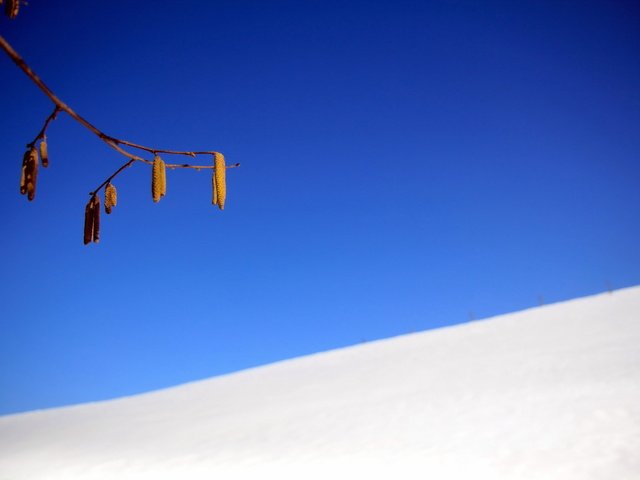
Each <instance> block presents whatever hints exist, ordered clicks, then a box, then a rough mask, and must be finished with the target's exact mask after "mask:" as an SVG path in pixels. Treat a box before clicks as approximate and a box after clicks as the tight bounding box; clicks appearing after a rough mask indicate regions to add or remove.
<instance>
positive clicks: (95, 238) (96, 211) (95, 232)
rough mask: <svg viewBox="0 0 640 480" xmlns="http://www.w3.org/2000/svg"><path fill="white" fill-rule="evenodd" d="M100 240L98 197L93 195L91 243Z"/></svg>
mask: <svg viewBox="0 0 640 480" xmlns="http://www.w3.org/2000/svg"><path fill="white" fill-rule="evenodd" d="M99 241H100V197H99V196H98V195H94V196H93V243H98V242H99Z"/></svg>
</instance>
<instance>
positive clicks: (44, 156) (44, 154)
mask: <svg viewBox="0 0 640 480" xmlns="http://www.w3.org/2000/svg"><path fill="white" fill-rule="evenodd" d="M40 160H42V166H43V167H44V168H47V167H48V166H49V152H48V151H47V140H46V139H44V140H42V141H41V142H40Z"/></svg>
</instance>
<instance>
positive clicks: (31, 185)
mask: <svg viewBox="0 0 640 480" xmlns="http://www.w3.org/2000/svg"><path fill="white" fill-rule="evenodd" d="M37 179H38V151H37V150H36V148H35V147H31V150H29V159H28V160H27V166H26V169H25V172H24V181H25V189H26V192H27V198H28V199H29V201H31V200H33V199H34V198H35V196H36V181H37Z"/></svg>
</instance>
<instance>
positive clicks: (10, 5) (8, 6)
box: [4, 0, 20, 19]
mask: <svg viewBox="0 0 640 480" xmlns="http://www.w3.org/2000/svg"><path fill="white" fill-rule="evenodd" d="M19 9H20V0H7V3H5V4H4V14H5V15H6V16H7V17H9V18H11V19H14V18H16V17H17V16H18V10H19Z"/></svg>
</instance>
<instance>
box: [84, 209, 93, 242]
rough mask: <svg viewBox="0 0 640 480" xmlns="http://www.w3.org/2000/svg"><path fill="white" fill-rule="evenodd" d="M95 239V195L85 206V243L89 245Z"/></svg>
mask: <svg viewBox="0 0 640 480" xmlns="http://www.w3.org/2000/svg"><path fill="white" fill-rule="evenodd" d="M92 240H93V197H91V199H90V200H89V203H87V206H86V207H84V244H85V245H87V244H88V243H91V241H92Z"/></svg>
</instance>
